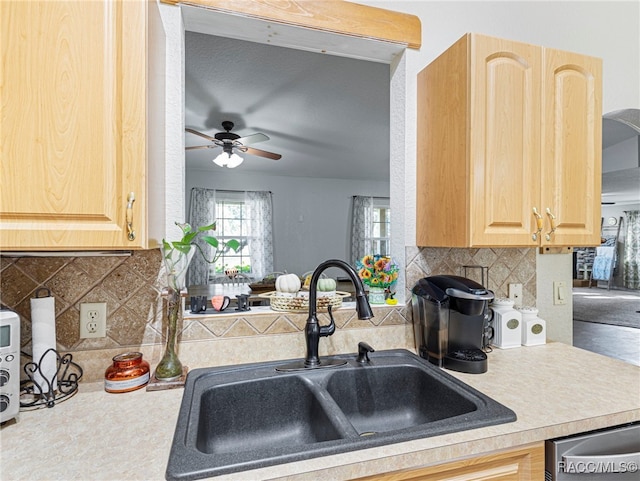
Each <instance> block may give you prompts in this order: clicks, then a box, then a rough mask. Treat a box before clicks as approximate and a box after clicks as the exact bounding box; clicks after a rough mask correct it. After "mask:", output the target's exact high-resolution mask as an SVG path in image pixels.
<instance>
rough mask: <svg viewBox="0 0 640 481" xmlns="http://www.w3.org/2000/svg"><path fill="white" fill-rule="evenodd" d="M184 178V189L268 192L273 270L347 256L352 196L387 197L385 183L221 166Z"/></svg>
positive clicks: (294, 268)
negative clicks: (271, 206) (279, 173)
mask: <svg viewBox="0 0 640 481" xmlns="http://www.w3.org/2000/svg"><path fill="white" fill-rule="evenodd" d="M186 180H187V192H191V189H192V188H193V187H204V188H208V189H230V190H267V191H271V193H272V194H273V217H274V223H273V238H274V244H273V245H274V271H277V272H284V271H287V272H290V273H291V272H293V273H296V274H298V275H302V274H303V273H305V272H308V271H311V270H313V269H315V267H316V266H317V265H318V264H320V263H321V262H323V261H325V260H327V259H345V260H349V259H350V257H351V244H350V238H351V234H350V229H351V227H350V222H351V201H352V196H354V195H371V196H379V197H388V196H389V183H388V182H371V181H361V180H341V179H312V178H307V177H283V176H274V175H265V174H255V173H251V172H245V173H242V174H241V175H239V173H238V172H233V171H232V172H229V171H228V170H226V169H225V170H224V171H221V170H215V171H214V170H213V169H210V170H207V171H203V170H192V169H190V170H189V171H188V172H187V179H186ZM187 198H189V196H187ZM187 204H188V201H187ZM188 208H189V206H188V205H187V209H188Z"/></svg>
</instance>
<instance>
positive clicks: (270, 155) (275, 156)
mask: <svg viewBox="0 0 640 481" xmlns="http://www.w3.org/2000/svg"><path fill="white" fill-rule="evenodd" d="M246 149H247V150H246V153H247V154H251V155H257V156H258V157H266V158H267V159H271V160H279V159H280V158H282V155H280V154H274V153H273V152H267V151H266V150H260V149H254V148H253V147H247V148H246Z"/></svg>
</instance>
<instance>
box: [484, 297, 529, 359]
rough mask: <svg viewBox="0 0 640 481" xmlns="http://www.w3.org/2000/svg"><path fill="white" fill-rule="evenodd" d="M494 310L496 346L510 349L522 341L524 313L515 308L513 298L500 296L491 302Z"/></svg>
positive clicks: (494, 344)
mask: <svg viewBox="0 0 640 481" xmlns="http://www.w3.org/2000/svg"><path fill="white" fill-rule="evenodd" d="M491 310H492V311H493V342H492V345H493V346H494V347H499V348H500V349H509V348H512V347H520V345H521V343H522V314H521V313H520V312H519V311H517V310H516V309H514V307H513V300H511V299H506V298H504V297H498V298H496V299H494V300H493V302H492V303H491Z"/></svg>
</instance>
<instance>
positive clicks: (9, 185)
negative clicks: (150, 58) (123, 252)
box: [0, 1, 146, 250]
mask: <svg viewBox="0 0 640 481" xmlns="http://www.w3.org/2000/svg"><path fill="white" fill-rule="evenodd" d="M0 25H1V42H2V46H1V49H2V70H1V71H0V85H2V93H1V95H2V98H1V109H2V110H1V111H0V131H1V133H0V136H1V137H0V143H1V145H2V154H1V155H2V159H1V160H2V161H1V181H2V191H1V194H0V195H1V197H0V248H2V249H4V250H37V249H47V250H56V249H110V248H135V247H143V246H144V243H145V237H146V226H145V225H144V222H145V215H144V211H145V209H146V206H145V197H146V192H145V189H146V184H145V182H146V181H145V173H146V171H145V164H146V159H145V156H146V152H145V145H146V144H145V135H146V132H145V115H146V110H145V109H146V102H145V95H146V91H145V85H146V61H145V58H146V53H145V52H146V2H129V1H104V2H67V1H64V2H63V1H60V2H51V1H41V2H35V1H28V2H22V1H14V2H4V1H3V2H0ZM129 192H134V193H135V198H136V200H135V203H134V204H133V210H132V221H133V228H134V230H135V232H136V238H135V240H133V241H130V240H128V235H127V227H126V207H127V196H128V194H129Z"/></svg>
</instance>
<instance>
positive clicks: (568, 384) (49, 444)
mask: <svg viewBox="0 0 640 481" xmlns="http://www.w3.org/2000/svg"><path fill="white" fill-rule="evenodd" d="M448 372H450V373H451V374H453V375H454V376H456V377H457V378H459V379H461V380H463V381H464V382H466V383H467V384H469V385H471V386H473V387H474V388H476V389H478V390H480V391H481V392H483V393H485V394H487V395H488V396H490V397H492V398H494V399H495V400H496V401H498V402H501V403H502V404H504V405H506V406H507V407H509V408H511V409H512V410H513V411H515V412H516V414H517V416H518V420H517V421H516V422H513V423H508V424H501V425H498V426H490V427H486V428H480V429H473V430H469V431H463V432H459V433H453V434H447V435H442V436H436V437H431V438H425V439H419V440H415V441H410V442H405V443H397V444H392V445H387V446H381V447H378V448H372V449H364V450H359V451H352V452H349V453H343V454H338V455H334V456H330V457H322V458H315V459H310V460H306V461H300V462H295V463H289V464H284V465H277V466H271V467H267V468H262V469H256V470H252V471H245V472H240V473H235V474H231V475H227V476H221V477H219V478H217V479H229V480H232V479H233V480H245V479H273V478H278V477H287V479H317V478H318V476H319V475H320V473H319V472H318V471H322V478H323V479H347V478H351V477H359V476H366V475H373V474H376V473H380V472H388V471H394V470H398V469H407V468H413V467H419V466H424V465H429V464H437V463H440V462H446V461H449V460H453V459H456V458H461V457H465V456H470V455H477V454H482V453H486V452H490V451H493V450H498V449H503V448H508V447H512V446H517V445H521V444H527V443H531V442H536V441H542V440H544V439H549V438H554V437H559V436H564V435H569V434H574V433H578V432H585V431H589V430H592V429H599V428H602V427H607V426H615V425H619V424H624V423H627V422H631V421H638V420H640V367H637V366H634V365H631V364H626V363H623V362H621V361H617V360H614V359H611V358H607V357H604V356H600V355H598V354H594V353H590V352H587V351H583V350H581V349H577V348H573V347H570V346H567V345H564V344H559V343H551V344H546V345H542V346H535V347H522V348H516V349H510V350H500V349H496V350H494V352H493V353H491V354H489V371H488V372H487V373H485V374H480V375H474V374H462V373H455V372H452V371H448ZM181 398H182V390H181V389H176V390H168V391H156V392H147V391H145V390H139V391H134V392H131V393H126V394H108V393H106V392H104V390H103V389H102V383H90V384H81V386H80V392H79V393H78V394H77V395H76V396H74V397H73V398H71V399H69V400H67V401H65V402H63V403H60V404H58V405H56V406H55V407H54V408H51V409H46V408H45V409H40V410H37V411H25V412H21V413H20V414H19V416H18V418H17V420H14V421H9V422H8V423H7V424H5V425H4V426H3V427H2V428H1V429H0V442H1V445H2V449H1V454H0V478H1V479H2V480H21V479H22V480H83V481H87V480H129V481H131V480H161V479H164V472H165V469H166V463H167V460H168V456H169V449H170V446H171V441H172V438H173V430H174V427H175V423H176V420H177V417H178V408H179V405H180V401H181Z"/></svg>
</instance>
